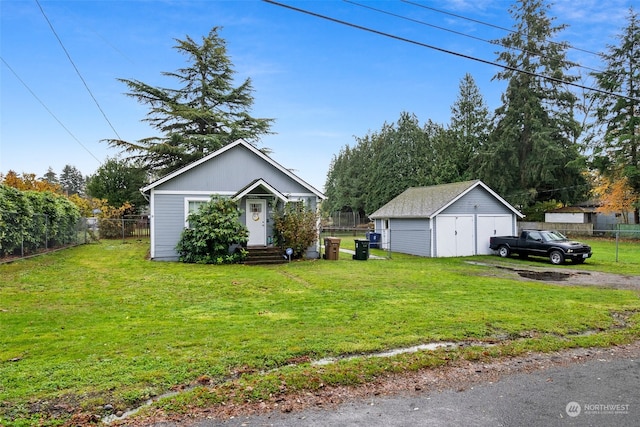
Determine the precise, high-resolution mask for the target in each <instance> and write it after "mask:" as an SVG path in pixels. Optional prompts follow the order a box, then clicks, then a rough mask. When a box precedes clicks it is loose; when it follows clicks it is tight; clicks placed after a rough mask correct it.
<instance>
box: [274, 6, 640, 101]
mask: <svg viewBox="0 0 640 427" xmlns="http://www.w3.org/2000/svg"><path fill="white" fill-rule="evenodd" d="M262 1H263V2H265V3H270V4H273V5H275V6H280V7H283V8H285V9H290V10H293V11H295V12H300V13H304V14H307V15H311V16H315V17H316V18H321V19H325V20H327V21H331V22H335V23H336V24H341V25H345V26H347V27H351V28H355V29H358V30H362V31H366V32H369V33H373V34H377V35H380V36H384V37H389V38H391V39H394V40H398V41H402V42H405V43H410V44H414V45H416V46H420V47H426V48H428V49H433V50H436V51H438V52H443V53H447V54H449V55H454V56H458V57H460V58H464V59H470V60H472V61H476V62H481V63H483V64H488V65H493V66H495V67H500V68H504V69H506V70H510V71H515V72H518V73H523V74H527V75H530V76H533V77H538V78H541V79H545V80H549V81H552V82H555V83H560V84H565V85H569V86H574V87H577V88H580V89H584V90H589V91H592V92H598V93H602V94H605V95H609V96H617V97H619V98H625V99H629V100H631V101H636V102H640V99H638V98H634V97H631V96H627V95H624V94H618V93H613V92H608V91H606V90H602V89H598V88H594V87H589V86H585V85H581V84H579V83H574V82H568V81H565V80H561V79H558V78H555V77H550V76H544V75H542V74H538V73H533V72H531V71H527V70H522V69H519V68H516V67H511V66H509V65H505V64H500V63H498V62H493V61H489V60H486V59H482V58H477V57H475V56H470V55H465V54H463V53H460V52H454V51H451V50H448V49H443V48H441V47H437V46H433V45H430V44H427V43H422V42H419V41H416V40H411V39H408V38H405V37H400V36H396V35H394V34H389V33H385V32H383V31H379V30H375V29H373V28H369V27H364V26H362V25H358V24H354V23H352V22H347V21H343V20H340V19H337V18H332V17H330V16H327V15H322V14H320V13H316V12H312V11H310V10H306V9H301V8H299V7H295V6H291V5H288V4H284V3H279V2H277V1H274V0H262Z"/></svg>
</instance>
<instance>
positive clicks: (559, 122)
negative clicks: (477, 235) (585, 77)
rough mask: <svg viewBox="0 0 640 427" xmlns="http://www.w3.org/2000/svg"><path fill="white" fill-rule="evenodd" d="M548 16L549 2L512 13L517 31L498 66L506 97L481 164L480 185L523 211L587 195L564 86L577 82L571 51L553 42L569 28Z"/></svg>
mask: <svg viewBox="0 0 640 427" xmlns="http://www.w3.org/2000/svg"><path fill="white" fill-rule="evenodd" d="M548 9H549V6H548V5H547V4H545V2H544V0H518V1H517V2H516V4H515V5H514V6H512V7H511V8H510V9H509V12H510V13H511V15H512V17H513V18H514V21H515V25H514V31H513V32H512V33H510V34H509V35H507V36H506V37H504V38H503V39H501V40H500V41H499V43H500V44H501V45H502V46H504V47H505V48H506V50H504V51H502V52H501V53H499V55H498V61H499V62H501V63H502V64H504V65H505V66H506V67H505V69H504V70H503V71H500V72H498V73H497V74H496V76H495V78H496V79H499V80H506V81H507V82H508V84H507V89H506V91H505V93H504V94H503V95H502V103H503V105H502V106H500V107H499V108H498V109H497V110H496V118H495V128H494V130H493V132H492V134H491V137H490V139H489V141H488V143H487V144H486V146H485V147H483V149H482V150H481V155H480V156H479V159H478V169H479V174H480V178H481V179H483V180H484V181H485V182H486V183H487V184H489V185H490V186H491V187H493V188H494V189H495V190H496V191H498V192H499V193H501V194H503V195H505V197H507V199H509V200H510V201H511V202H513V203H514V204H517V205H520V206H527V205H529V204H532V203H534V202H538V201H546V200H551V199H556V200H560V201H563V202H573V201H575V200H576V199H579V198H581V197H582V196H583V194H584V192H585V191H586V185H585V184H586V183H585V180H584V178H583V176H582V173H581V172H582V170H583V165H584V162H583V159H582V157H581V155H580V150H579V147H578V146H577V144H576V143H575V141H576V140H577V135H576V134H577V133H578V132H579V124H578V122H577V121H576V120H575V118H574V112H573V109H574V106H575V103H576V97H575V96H574V95H573V94H572V93H571V92H570V91H569V90H568V88H567V86H566V85H564V84H562V83H559V81H567V82H571V81H574V80H576V77H573V76H571V75H569V74H568V70H569V69H570V68H571V64H570V63H569V61H568V60H567V59H566V57H565V56H566V55H565V51H566V49H567V45H566V43H558V42H554V41H552V40H554V39H555V38H556V35H557V34H558V33H559V32H560V31H561V30H562V29H564V26H563V25H560V26H555V25H554V24H553V20H554V19H553V18H549V17H548V15H547V12H548ZM542 76H545V77H542ZM547 77H548V78H547Z"/></svg>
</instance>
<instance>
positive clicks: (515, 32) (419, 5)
mask: <svg viewBox="0 0 640 427" xmlns="http://www.w3.org/2000/svg"><path fill="white" fill-rule="evenodd" d="M400 1H401V2H403V3H407V4H410V5H412V6H417V7H421V8H423V9H428V10H432V11H434V12H438V13H442V14H444V15H449V16H453V17H455V18H460V19H464V20H466V21H470V22H475V23H476V24H481V25H485V26H487V27H491V28H496V29H498V30H503V31H507V32H509V33H514V34H517V33H518V32H517V31H514V30H512V29H510V28H505V27H501V26H499V25H495V24H491V23H489V22H483V21H479V20H477V19H472V18H468V17H466V16H462V15H458V14H455V13H451V12H447V11H445V10H441V9H436V8H435V7H430V6H425V5H423V4H420V3H416V2H413V1H410V0H400ZM551 43H552V44H560V43H557V42H551ZM569 48H570V49H573V50H578V51H580V52H585V53H589V54H591V55H596V56H602V54H601V53H598V52H593V51H591V50H586V49H580V48H579V47H575V46H571V45H569Z"/></svg>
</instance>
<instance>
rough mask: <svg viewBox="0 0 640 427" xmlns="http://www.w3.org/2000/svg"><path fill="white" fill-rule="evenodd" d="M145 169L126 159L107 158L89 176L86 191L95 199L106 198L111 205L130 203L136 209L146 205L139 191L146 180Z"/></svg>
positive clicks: (138, 209)
mask: <svg viewBox="0 0 640 427" xmlns="http://www.w3.org/2000/svg"><path fill="white" fill-rule="evenodd" d="M146 178H147V174H146V172H145V170H144V169H143V168H142V167H140V166H136V165H135V164H131V162H129V161H127V160H121V159H117V158H110V159H107V160H106V161H105V162H104V163H103V164H102V166H100V167H99V168H98V170H97V171H96V173H95V174H94V175H92V176H91V177H90V178H89V182H88V183H87V193H88V194H89V196H91V197H94V198H97V199H106V200H107V201H108V203H109V205H111V206H122V205H124V204H125V203H130V204H132V205H133V206H134V208H135V210H136V211H140V209H141V208H142V207H144V206H146V205H147V201H146V199H145V198H144V196H143V195H142V194H141V193H140V188H141V187H143V186H144V184H145V182H146Z"/></svg>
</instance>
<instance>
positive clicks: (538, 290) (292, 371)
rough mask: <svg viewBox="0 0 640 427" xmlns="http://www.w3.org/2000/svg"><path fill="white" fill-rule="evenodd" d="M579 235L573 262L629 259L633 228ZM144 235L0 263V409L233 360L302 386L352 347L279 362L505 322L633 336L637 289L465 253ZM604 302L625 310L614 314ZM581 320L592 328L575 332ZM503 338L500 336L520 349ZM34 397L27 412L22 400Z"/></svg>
mask: <svg viewBox="0 0 640 427" xmlns="http://www.w3.org/2000/svg"><path fill="white" fill-rule="evenodd" d="M589 243H591V244H592V245H593V246H594V254H595V255H594V258H592V259H590V260H589V261H587V263H586V264H584V265H582V266H580V268H584V269H585V270H588V269H599V270H607V271H609V270H611V271H616V272H624V273H625V274H640V251H638V250H637V244H631V243H625V245H626V246H625V249H624V251H625V252H624V253H625V255H624V258H623V257H620V259H622V260H623V261H621V262H618V263H616V262H615V252H614V254H613V258H612V257H611V256H610V255H607V256H606V257H605V253H607V252H610V250H611V242H607V241H594V242H589ZM613 245H614V249H615V242H613ZM147 250H148V242H146V241H142V242H136V241H128V242H127V243H124V244H123V243H122V242H121V241H117V242H108V241H107V242H105V241H103V242H102V243H100V244H91V245H85V246H81V247H77V248H73V249H69V250H65V251H60V252H57V253H54V254H49V255H45V256H42V257H38V258H34V259H29V260H24V261H19V262H14V263H12V264H6V265H1V266H0V424H9V423H10V422H11V423H15V424H16V425H20V423H21V422H24V424H25V425H28V424H29V423H30V422H34V419H37V417H39V416H43V417H48V416H50V417H52V418H51V419H48V421H46V422H48V423H55V422H57V421H59V420H60V419H64V417H68V416H69V415H68V414H66V415H64V416H61V417H62V418H56V416H54V415H51V414H50V413H48V415H47V413H46V412H47V411H48V410H51V406H55V403H56V402H61V401H63V402H66V403H68V404H70V405H72V406H73V407H74V408H80V409H82V410H86V411H92V412H96V411H97V412H100V411H99V408H100V407H101V406H103V405H104V404H106V403H110V404H113V405H114V406H116V408H120V409H125V408H128V407H132V406H135V405H136V404H137V403H138V402H140V401H143V400H145V399H147V398H149V397H152V396H155V395H158V394H160V393H163V392H165V391H167V390H170V389H172V388H174V387H176V386H180V385H184V384H189V383H192V382H194V381H195V380H197V379H198V378H203V377H206V378H210V379H212V381H213V382H215V383H219V384H221V385H222V386H224V384H229V382H228V381H229V380H230V379H232V378H237V377H238V375H239V374H240V373H243V372H245V373H247V374H245V376H241V377H240V378H241V379H242V378H245V377H246V378H248V379H246V381H253V382H254V386H252V387H251V389H252V390H256V391H255V392H254V393H253V395H258V396H259V393H258V391H257V390H261V388H260V386H258V384H262V383H261V381H264V383H263V386H264V387H265V390H270V388H269V386H268V385H269V384H270V382H269V375H272V374H269V375H263V374H260V372H263V371H268V370H272V369H274V368H280V369H279V370H278V371H276V372H289V374H287V375H290V377H291V381H292V382H293V383H295V384H298V383H299V382H301V383H302V384H306V386H308V387H311V386H312V385H313V384H316V383H317V382H318V381H324V383H325V384H327V383H330V382H331V381H343V382H344V383H350V382H352V381H356V382H357V381H359V380H361V379H362V378H363V377H362V375H360V374H359V373H358V372H354V369H355V370H356V371H357V370H359V369H363V368H362V366H361V365H360V364H361V363H364V362H345V363H340V364H336V367H332V368H326V367H325V368H323V369H322V370H309V369H310V368H309V367H308V366H307V367H305V368H286V369H284V368H282V367H283V366H285V365H287V364H289V363H290V362H291V361H293V360H300V359H306V358H310V359H319V358H323V357H328V356H341V355H348V354H361V353H370V352H375V351H380V350H385V349H391V348H396V347H404V346H410V345H415V344H420V343H427V342H431V341H463V340H464V341H468V340H471V341H478V342H481V341H490V342H495V341H496V340H501V339H505V338H508V339H510V341H509V343H510V344H506V345H508V346H512V347H513V346H516V347H517V345H516V344H512V342H517V343H522V340H519V339H518V338H519V337H525V336H537V337H541V338H540V339H538V340H535V339H533V340H531V341H530V342H529V341H527V344H526V345H524V344H520V345H521V346H523V347H522V348H526V349H527V350H535V349H538V350H539V349H546V348H547V347H549V346H550V347H551V348H555V347H556V346H558V345H560V346H562V345H565V346H576V345H597V344H598V343H599V341H598V340H600V341H602V343H604V344H603V345H611V344H612V343H616V342H621V341H625V340H627V341H628V340H633V339H637V338H638V320H639V319H638V317H639V316H638V314H637V313H640V299H639V298H638V293H637V292H632V291H617V290H610V289H601V288H590V287H571V286H553V285H547V284H544V283H537V282H523V281H515V280H509V279H505V278H500V277H492V276H490V275H489V274H490V273H491V271H492V270H491V268H490V267H483V266H479V265H470V264H469V263H467V262H465V261H467V260H468V259H467V258H452V259H425V258H418V257H411V256H406V255H401V254H394V255H393V258H392V259H390V260H369V261H353V260H351V255H348V254H341V258H340V260H339V261H323V260H316V261H307V262H292V263H290V264H285V265H280V266H272V267H256V266H242V265H233V266H207V265H188V264H180V263H163V262H151V261H148V260H146V259H145V255H146V253H147ZM484 258H485V257H475V258H474V259H477V260H482V259H484ZM513 261H514V262H518V263H522V262H523V261H521V260H517V259H514V260H513ZM529 262H532V261H529ZM533 262H535V261H533ZM614 312H616V313H625V314H626V315H627V316H628V317H629V321H628V325H626V327H620V325H618V324H617V323H616V320H615V319H614V317H613V316H612V313H614ZM634 313H635V314H634ZM586 331H601V332H600V334H595V335H594V336H592V338H581V336H580V333H582V332H586ZM512 340H515V341H512ZM549 340H551V343H552V344H550V343H549ZM512 347H504V348H508V349H510V350H505V351H510V352H511V353H516V352H517V351H520V350H517V348H516V347H513V348H512ZM420 357H426V356H416V355H414V356H402V357H400V358H399V359H398V360H404V361H405V362H402V363H400V362H397V363H400V365H398V364H397V363H396V362H393V363H391V362H366V363H369V364H372V365H371V366H369V367H368V368H367V369H368V370H370V371H371V372H372V375H375V374H377V373H380V372H385V371H389V370H393V369H396V368H397V366H404V365H403V363H406V364H408V365H411V366H422V365H420V363H419V362H416V358H418V359H419V358H420ZM461 357H462V356H461ZM464 357H469V356H468V355H467V356H464ZM436 359H437V358H436ZM437 360H440V359H437ZM359 363H360V364H359ZM416 363H417V365H416ZM425 363H426V362H425ZM429 363H431V362H429ZM394 366H395V367H396V368H394ZM424 366H428V365H424ZM300 369H303V370H302V371H301V370H300ZM403 369H404V368H403ZM302 372H308V375H307V376H306V377H305V375H302ZM282 375H284V374H282ZM301 375H302V376H301ZM323 375H324V376H323ZM256 378H257V379H256ZM260 378H261V379H260ZM305 378H307V379H306V380H305ZM331 378H338V379H337V380H335V379H334V380H332V379H331ZM354 378H355V379H354ZM366 378H368V377H366V376H365V377H364V379H365V380H366ZM243 381H244V380H243ZM300 387H303V386H300ZM188 395H189V394H187V396H188ZM191 396H192V399H194V400H197V399H198V398H197V397H194V396H193V394H191ZM196 396H197V394H196ZM207 396H209V398H212V399H213V397H211V396H215V393H213V394H211V393H209V394H207ZM249 397H251V396H249ZM254 397H255V396H254ZM176 399H178V400H179V399H180V398H176ZM45 401H46V402H49V404H48V405H49V406H47V404H45V403H42V404H41V405H40V408H41V409H42V410H41V411H40V412H38V411H35V413H34V409H37V407H36V406H35V405H34V403H36V402H45ZM38 422H43V421H42V420H39V421H38Z"/></svg>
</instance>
